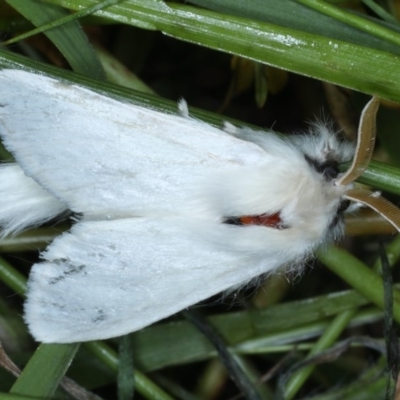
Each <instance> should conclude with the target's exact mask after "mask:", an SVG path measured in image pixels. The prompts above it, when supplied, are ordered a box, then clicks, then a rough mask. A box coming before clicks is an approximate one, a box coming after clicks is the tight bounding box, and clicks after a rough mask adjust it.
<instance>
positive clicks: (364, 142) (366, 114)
mask: <svg viewBox="0 0 400 400" xmlns="http://www.w3.org/2000/svg"><path fill="white" fill-rule="evenodd" d="M378 108H379V97H378V96H374V97H372V99H371V100H370V101H369V102H368V103H367V105H366V106H365V107H364V109H363V111H362V113H361V118H360V125H359V127H358V135H357V147H356V153H355V156H354V158H353V162H352V163H351V166H350V168H349V169H348V170H347V171H346V172H345V174H344V175H343V176H341V177H340V178H339V179H338V180H337V184H338V185H344V186H345V185H348V184H349V183H351V182H353V181H355V180H356V179H357V178H358V177H359V176H360V175H362V174H363V173H364V171H365V170H366V168H367V167H368V164H369V162H370V161H371V157H372V152H373V150H374V145H375V135H376V113H377V112H378Z"/></svg>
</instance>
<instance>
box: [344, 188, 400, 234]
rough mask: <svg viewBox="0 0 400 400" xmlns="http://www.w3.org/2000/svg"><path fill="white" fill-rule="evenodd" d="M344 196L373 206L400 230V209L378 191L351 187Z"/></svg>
mask: <svg viewBox="0 0 400 400" xmlns="http://www.w3.org/2000/svg"><path fill="white" fill-rule="evenodd" d="M344 197H345V198H346V199H349V200H352V201H356V202H358V203H362V204H365V205H366V206H368V207H370V208H372V209H373V210H374V211H376V212H377V213H378V214H380V215H381V216H382V217H383V218H385V219H386V220H387V221H388V222H390V223H391V224H392V225H393V226H394V227H395V228H396V229H397V230H398V231H399V232H400V209H399V208H397V207H396V206H395V205H394V204H393V203H391V202H390V201H388V200H386V199H385V198H383V197H381V196H378V195H377V193H376V192H371V191H369V190H365V189H350V190H348V191H347V192H346V194H345V195H344Z"/></svg>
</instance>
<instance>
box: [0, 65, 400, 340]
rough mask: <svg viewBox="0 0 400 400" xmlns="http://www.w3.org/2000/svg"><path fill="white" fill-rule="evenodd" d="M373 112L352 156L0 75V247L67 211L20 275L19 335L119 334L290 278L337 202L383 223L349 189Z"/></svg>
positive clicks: (323, 132)
mask: <svg viewBox="0 0 400 400" xmlns="http://www.w3.org/2000/svg"><path fill="white" fill-rule="evenodd" d="M378 105H379V100H378V98H376V97H374V98H373V99H372V100H371V101H370V102H369V103H368V104H367V105H366V107H365V109H364V111H363V113H362V117H361V123H360V129H359V139H358V144H357V148H356V151H355V156H354V148H353V146H351V145H349V144H348V143H345V142H343V141H341V140H339V138H338V137H337V136H336V135H335V134H334V133H332V132H330V130H329V129H328V128H327V127H326V126H324V125H323V124H316V125H315V126H314V127H313V129H312V130H311V131H310V132H309V133H307V134H304V135H300V136H290V137H280V136H277V135H276V134H275V133H273V132H270V131H257V130H252V129H249V128H237V127H235V126H233V125H230V124H226V125H225V126H224V127H222V128H221V129H218V128H215V127H213V126H211V125H208V124H207V123H205V122H202V121H199V120H196V119H194V118H191V117H190V116H189V113H188V109H187V106H186V104H185V103H184V102H181V103H180V105H179V113H176V115H174V114H168V113H163V112H160V111H156V110H153V109H150V108H146V107H141V106H137V105H133V104H129V103H124V102H121V101H118V100H115V99H112V98H109V97H106V96H104V95H101V94H98V93H95V92H93V91H91V90H88V89H86V88H84V87H80V86H78V85H75V84H70V83H67V82H62V81H59V80H56V79H53V78H50V77H47V76H43V75H39V74H33V73H31V72H26V71H22V70H10V69H3V70H1V71H0V136H1V138H2V140H3V143H4V145H5V147H6V148H7V149H8V150H9V151H10V152H11V153H12V154H13V155H14V157H15V160H16V163H5V164H2V165H1V166H0V190H1V193H2V195H1V197H0V224H1V226H2V229H3V231H2V235H3V237H4V236H5V235H8V234H12V233H15V232H19V231H22V230H24V229H26V228H28V227H31V226H37V225H40V224H42V223H44V222H46V221H49V220H51V219H53V218H55V217H57V216H59V215H62V214H65V213H66V212H71V213H73V214H72V215H74V225H73V227H72V229H71V230H70V231H69V232H66V233H63V234H61V235H60V236H59V237H57V238H56V239H55V240H54V241H53V242H52V243H51V244H50V245H49V246H48V248H47V249H46V251H45V252H43V254H42V255H41V257H42V259H43V261H42V262H40V263H38V264H35V265H34V266H33V267H32V270H31V273H30V277H29V281H28V292H27V300H26V303H25V321H26V322H27V324H28V326H29V329H30V332H31V333H32V335H33V336H34V338H35V339H36V340H38V341H41V342H50V343H68V342H78V341H87V340H94V339H105V338H110V337H114V336H120V335H123V334H126V333H129V332H132V331H135V330H138V329H141V328H143V327H145V326H147V325H149V324H152V323H153V322H156V321H159V320H160V319H163V318H165V317H168V316H170V315H172V314H174V313H176V312H178V311H180V310H182V309H184V308H186V307H189V306H191V305H193V304H195V303H197V302H199V301H202V300H204V299H207V298H208V297H210V296H213V295H215V294H217V293H220V292H223V291H226V290H228V289H230V288H234V287H240V286H242V285H245V284H247V283H248V282H250V281H252V280H254V279H256V278H257V277H259V276H264V275H266V274H268V273H271V272H273V271H275V270H276V269H277V268H285V269H291V270H294V271H297V270H299V269H300V268H302V265H303V264H304V261H305V260H306V259H307V258H308V257H309V256H311V254H312V251H313V250H314V249H315V248H316V247H318V246H320V245H322V244H324V243H326V242H327V241H331V240H333V239H339V238H340V237H341V236H342V234H343V224H344V223H343V212H344V211H345V210H346V208H347V207H348V205H349V201H354V202H357V203H362V204H367V205H369V206H370V207H372V208H373V209H375V210H377V211H378V212H379V213H380V214H381V215H383V216H384V217H385V218H386V219H388V220H389V221H391V223H392V224H393V225H394V226H395V227H396V228H397V229H399V227H400V217H399V214H400V212H399V210H398V209H397V208H396V207H395V206H393V205H392V204H390V203H388V202H387V201H386V200H384V199H382V198H381V197H379V196H377V195H376V194H373V193H370V192H367V191H364V190H360V189H354V188H353V184H352V182H353V181H354V180H355V179H356V178H357V177H358V176H360V175H361V174H362V173H363V171H364V170H365V168H366V166H367V165H368V162H369V160H370V157H371V152H372V149H373V144H374V138H375V115H376V112H377V109H378ZM353 156H354V158H353ZM352 158H353V162H352V165H351V167H350V169H349V170H348V171H347V172H346V173H344V174H341V173H340V172H339V164H340V163H342V162H345V161H351V159H352Z"/></svg>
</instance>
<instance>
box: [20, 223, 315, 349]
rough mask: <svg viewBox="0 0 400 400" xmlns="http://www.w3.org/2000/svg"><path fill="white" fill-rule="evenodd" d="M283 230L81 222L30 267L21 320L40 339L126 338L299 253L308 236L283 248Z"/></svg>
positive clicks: (284, 233) (62, 340)
mask: <svg viewBox="0 0 400 400" xmlns="http://www.w3.org/2000/svg"><path fill="white" fill-rule="evenodd" d="M279 235H284V236H283V237H281V238H279V237H278V236H279ZM286 235H289V236H290V235H291V233H290V230H281V231H277V230H273V229H265V228H262V227H261V228H260V227H255V226H253V227H246V228H243V227H236V226H231V225H224V224H212V223H205V222H203V221H200V220H193V221H188V220H186V219H183V218H164V219H149V218H129V219H121V220H115V221H107V222H106V221H82V222H79V223H77V224H76V225H75V226H74V227H73V228H72V230H71V232H70V233H65V234H63V235H62V236H60V237H58V238H57V239H55V241H54V242H53V243H52V244H51V245H50V246H49V248H48V250H47V251H46V252H45V253H44V259H45V262H43V263H39V264H35V265H34V266H33V268H32V271H31V275H30V278H29V282H28V294H27V301H26V304H25V320H26V322H27V324H28V325H29V327H30V331H31V333H32V334H33V336H34V337H35V338H36V339H37V340H38V341H42V342H50V343H52V342H56V343H63V342H77V341H87V340H94V339H105V338H109V337H114V336H119V335H123V334H126V333H128V332H132V331H135V330H138V329H141V328H143V327H145V326H147V325H149V324H151V323H153V322H155V321H158V320H160V319H162V318H165V317H167V316H169V315H171V314H174V313H176V312H178V311H180V310H182V309H184V308H186V307H188V306H191V305H193V304H195V303H197V302H199V301H201V300H204V299H206V298H208V297H210V296H212V295H215V294H217V293H219V292H221V291H223V290H226V289H227V288H231V287H232V286H239V285H243V284H245V283H247V282H248V281H249V280H251V279H253V278H255V277H257V276H259V275H260V274H263V273H267V272H269V271H271V270H272V269H274V268H277V267H278V266H281V265H282V264H283V263H285V260H286V261H289V260H291V261H293V259H296V256H300V255H301V256H303V253H304V249H305V247H304V246H308V243H306V242H304V243H300V241H301V235H298V234H297V235H294V241H292V242H291V246H289V248H288V246H287V245H286V244H284V243H286V242H285V240H283V239H286V240H291V237H289V236H286ZM266 244H267V245H266ZM296 246H297V248H296Z"/></svg>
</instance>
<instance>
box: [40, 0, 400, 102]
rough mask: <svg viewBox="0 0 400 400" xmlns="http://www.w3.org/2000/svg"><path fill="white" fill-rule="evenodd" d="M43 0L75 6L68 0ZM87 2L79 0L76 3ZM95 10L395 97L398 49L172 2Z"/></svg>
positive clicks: (399, 81) (398, 94)
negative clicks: (378, 48) (360, 42)
mask: <svg viewBox="0 0 400 400" xmlns="http://www.w3.org/2000/svg"><path fill="white" fill-rule="evenodd" d="M47 1H48V2H51V3H52V4H59V5H62V6H65V7H70V8H72V9H76V8H77V7H78V4H77V1H73V0H47ZM93 3H94V1H93V0H80V1H79V6H80V7H81V6H85V7H88V6H90V5H93ZM154 5H156V6H154ZM96 15H99V16H102V17H106V18H111V19H113V20H115V21H116V22H121V23H126V24H129V25H134V26H138V27H146V28H147V29H157V30H160V31H161V32H163V33H165V34H167V35H170V36H172V37H175V38H178V39H181V40H185V41H189V42H193V43H197V44H199V45H202V46H206V47H210V48H213V49H217V50H221V51H225V52H228V53H231V54H236V55H239V56H242V57H247V58H250V59H253V60H255V61H260V62H264V63H266V64H269V65H273V66H276V67H279V68H283V69H287V70H289V71H293V72H296V73H299V74H303V75H306V76H311V77H313V78H317V79H322V80H326V81H328V82H332V83H335V84H339V85H341V86H345V87H349V88H352V89H355V90H360V91H363V92H365V93H370V94H378V95H379V96H381V97H384V98H387V99H391V100H395V101H396V100H397V101H400V71H399V70H398V68H397V65H398V63H399V61H400V57H399V55H398V54H394V53H389V52H384V51H381V50H377V49H373V48H371V47H368V46H360V45H355V44H352V43H348V42H344V41H340V40H336V39H335V40H333V39H332V38H329V37H324V36H320V35H314V34H310V33H307V32H304V31H298V30H294V29H291V28H287V27H283V26H278V25H273V24H269V23H264V22H259V21H255V20H250V19H245V18H240V17H236V16H231V15H223V14H219V13H216V12H212V11H208V10H202V9H198V8H195V7H191V6H186V5H182V4H178V3H168V6H167V5H166V4H164V5H163V6H162V7H161V6H160V2H159V1H157V2H156V1H150V2H149V1H143V0H132V1H130V2H123V3H121V4H118V5H115V6H112V7H109V8H107V9H106V10H102V11H99V12H98V13H96ZM376 71H380V73H379V74H377V73H376Z"/></svg>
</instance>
